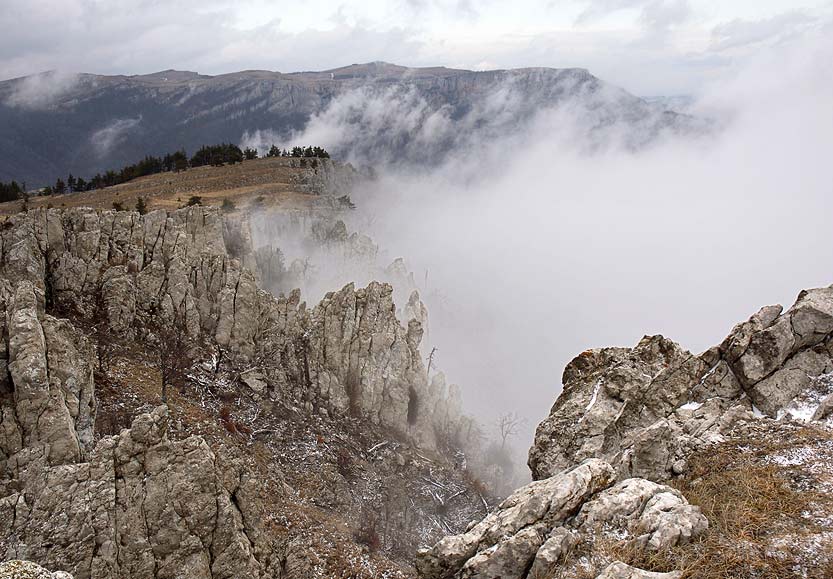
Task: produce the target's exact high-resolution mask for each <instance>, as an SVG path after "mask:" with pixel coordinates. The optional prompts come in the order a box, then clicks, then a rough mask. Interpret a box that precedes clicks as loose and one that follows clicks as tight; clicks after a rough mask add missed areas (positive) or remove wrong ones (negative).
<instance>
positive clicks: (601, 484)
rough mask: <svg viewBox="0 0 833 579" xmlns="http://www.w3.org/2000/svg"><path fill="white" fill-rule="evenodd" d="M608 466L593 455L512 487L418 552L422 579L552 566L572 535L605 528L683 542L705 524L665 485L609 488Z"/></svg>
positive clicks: (586, 536) (520, 577)
mask: <svg viewBox="0 0 833 579" xmlns="http://www.w3.org/2000/svg"><path fill="white" fill-rule="evenodd" d="M613 479H614V471H613V469H612V468H611V466H610V465H609V464H607V463H605V462H603V461H600V460H598V459H589V460H587V461H585V462H583V463H582V464H581V465H579V466H577V467H575V468H573V469H570V470H567V471H564V472H563V473H560V474H558V475H555V476H553V477H551V478H548V479H544V480H540V481H535V482H533V483H530V484H529V485H527V486H525V487H523V488H521V489H519V490H517V491H515V493H513V494H512V495H511V496H510V497H509V498H507V499H506V500H505V501H504V502H503V503H501V505H500V506H499V507H498V510H497V511H495V512H494V513H492V514H490V515H489V516H487V517H486V518H485V519H483V521H481V522H480V523H478V524H477V525H475V526H474V527H473V528H472V529H470V530H469V531H468V532H466V533H464V534H462V535H456V536H451V537H446V538H445V539H442V540H441V541H440V542H439V543H437V544H436V545H435V546H434V547H432V548H431V549H425V550H422V551H420V552H419V554H418V559H417V568H418V570H419V571H420V573H421V576H423V577H425V578H427V579H451V578H455V579H458V578H459V579H463V578H469V577H472V578H473V577H477V578H484V579H485V578H490V579H498V578H509V577H511V578H517V579H525V578H530V579H533V578H537V577H546V576H548V575H549V574H551V573H553V572H554V571H555V570H556V568H557V567H558V565H559V564H560V560H559V558H560V557H561V556H562V555H563V554H565V553H566V552H568V550H569V549H570V548H571V547H572V546H573V545H575V544H576V543H579V542H586V541H592V540H595V538H597V537H600V536H602V535H603V534H605V533H613V534H615V535H616V536H618V537H620V538H621V537H623V536H629V537H631V539H632V540H633V541H634V542H635V544H638V545H642V546H644V547H646V548H648V549H653V550H658V549H663V548H666V547H673V546H675V545H678V544H682V543H685V542H686V541H689V540H691V539H692V538H695V537H697V536H698V535H700V534H701V533H703V532H704V531H705V530H706V528H707V526H708V524H707V522H706V519H705V517H704V516H703V515H702V514H701V513H700V511H699V509H698V508H697V507H693V506H691V505H689V504H688V502H687V501H686V500H685V498H683V496H682V495H681V494H680V493H678V492H677V491H675V490H673V489H671V488H670V487H667V486H664V485H659V484H656V483H652V482H650V481H647V480H644V479H629V480H626V481H623V482H621V483H619V484H617V485H615V486H612V487H610V483H611V481H612V480H613Z"/></svg>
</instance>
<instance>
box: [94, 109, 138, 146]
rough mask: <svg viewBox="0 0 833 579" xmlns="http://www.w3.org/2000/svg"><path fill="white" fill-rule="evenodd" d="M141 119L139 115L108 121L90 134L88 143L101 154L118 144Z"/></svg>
mask: <svg viewBox="0 0 833 579" xmlns="http://www.w3.org/2000/svg"><path fill="white" fill-rule="evenodd" d="M141 121H142V117H141V116H138V117H136V118H130V119H115V120H113V121H110V122H109V123H107V125H105V126H104V127H102V128H101V129H98V130H97V131H95V132H94V133H93V134H92V135H91V136H90V143H92V145H93V146H94V147H95V149H96V151H97V153H98V154H99V155H103V154H105V153H107V152H109V151H110V150H111V149H112V148H113V147H116V146H118V144H119V143H121V142H122V141H123V140H124V139H125V138H126V137H127V133H128V132H129V131H131V130H133V129H135V128H136V127H137V126H138V125H139V123H140V122H141Z"/></svg>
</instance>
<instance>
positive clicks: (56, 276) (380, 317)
mask: <svg viewBox="0 0 833 579" xmlns="http://www.w3.org/2000/svg"><path fill="white" fill-rule="evenodd" d="M339 223H340V225H339ZM316 227H317V228H318V229H316ZM321 228H323V229H321ZM313 229H314V230H315V231H318V230H319V229H321V231H324V232H325V233H326V234H327V235H330V236H333V235H335V236H338V235H340V234H339V233H338V231H341V234H343V235H342V237H343V236H346V229H345V228H344V224H343V222H336V223H335V224H328V225H327V226H326V227H325V226H324V225H316V226H315V227H313ZM333 231H335V233H333ZM327 232H329V233H327ZM349 239H352V236H351V237H349V238H348V240H349ZM0 244H2V252H0V277H4V278H6V279H8V280H9V282H10V283H11V284H19V283H21V282H28V283H29V284H31V286H32V288H33V290H31V291H29V292H28V293H27V295H28V296H29V299H28V302H27V306H26V308H27V309H26V311H27V312H28V314H27V316H28V318H27V319H31V316H32V312H33V311H34V310H33V308H34V309H37V310H38V311H39V312H40V311H43V310H44V308H45V307H47V306H48V309H49V310H50V311H52V310H55V311H59V312H65V313H68V314H71V315H74V316H80V317H81V318H86V319H92V320H95V319H97V318H101V317H103V318H104V319H105V320H106V322H107V324H108V325H109V328H110V330H111V331H112V332H113V333H114V334H115V335H116V336H124V337H132V336H135V335H137V333H140V332H142V331H143V328H144V327H145V326H146V325H147V323H148V322H149V321H150V320H156V323H159V322H160V321H161V322H162V323H165V324H180V323H181V324H184V325H185V327H186V328H187V331H188V333H189V334H190V335H191V336H194V337H201V338H202V339H204V340H205V341H207V342H208V343H210V344H215V345H216V347H217V348H219V349H220V350H221V351H223V352H225V353H226V354H227V356H228V357H230V358H231V359H233V360H235V361H237V362H239V363H240V364H241V365H244V367H247V368H248V369H255V370H257V371H258V373H259V374H260V375H261V376H262V381H263V382H264V383H265V384H266V385H267V386H266V387H265V388H264V395H265V396H268V397H272V398H276V399H286V398H287V397H289V398H293V399H296V400H298V401H299V403H300V404H301V405H304V406H307V408H308V409H310V410H314V411H319V412H321V413H324V414H327V415H331V416H338V415H346V414H348V413H350V412H353V413H356V412H357V413H359V414H360V415H361V416H364V417H367V418H369V419H370V420H373V421H374V422H375V423H378V424H382V425H384V426H386V427H389V428H392V429H394V430H396V431H399V432H402V433H406V434H409V435H411V436H413V438H414V439H416V440H419V441H421V442H423V443H425V444H427V445H429V446H430V445H432V444H433V439H434V433H433V431H434V429H435V421H434V418H433V417H432V416H431V415H430V413H427V412H425V410H426V409H428V408H432V409H433V408H434V406H436V401H433V400H431V395H432V394H431V392H429V389H428V383H427V376H426V375H425V369H424V367H423V364H422V362H421V356H420V355H419V343H420V340H421V339H422V329H421V323H422V321H424V315H423V314H424V306H422V305H421V302H419V300H418V296H417V297H414V299H413V300H412V302H411V303H409V308H410V309H409V312H412V313H414V314H419V315H420V319H418V320H416V321H411V322H409V323H408V324H407V327H403V326H402V324H401V323H400V322H399V320H398V319H397V318H396V309H395V307H394V304H393V300H392V290H391V288H390V286H388V285H385V284H379V283H375V282H374V283H371V284H370V285H369V286H368V287H367V288H366V289H359V290H356V289H355V288H354V287H353V286H352V285H348V286H346V287H345V288H343V289H342V290H341V291H339V292H333V293H331V294H328V295H327V296H326V297H325V298H324V300H323V301H322V303H321V304H319V305H318V306H317V307H316V308H314V309H312V310H309V309H307V308H306V306H305V304H303V303H301V301H300V294H299V293H297V292H292V293H290V295H289V296H288V297H275V296H273V295H272V294H270V293H269V292H267V291H264V290H263V289H261V288H259V286H258V278H259V277H260V278H264V277H265V278H267V279H271V276H272V275H274V271H273V270H272V269H271V268H272V266H275V265H276V264H275V260H276V259H277V257H276V253H275V251H274V250H271V251H255V250H254V249H253V248H252V246H251V244H252V233H251V228H250V226H249V224H248V223H246V222H239V221H234V220H230V219H227V218H224V217H223V216H222V215H221V214H220V213H219V212H218V211H217V210H216V209H212V208H203V207H191V208H187V209H183V210H179V211H174V212H172V213H167V212H165V211H162V210H160V211H154V212H151V213H148V214H146V215H139V214H138V213H135V212H126V211H121V212H117V211H95V210H92V209H84V208H80V209H68V210H59V209H47V210H38V211H32V212H28V213H21V214H18V215H15V216H13V217H11V218H9V220H8V221H7V222H6V223H5V225H4V227H3V229H2V231H0ZM259 266H262V267H263V271H262V272H259V271H257V270H255V269H252V268H257V267H259ZM20 299H21V300H22V299H23V297H21V298H20ZM21 307H22V306H21ZM21 311H22V310H21ZM21 315H23V314H21ZM15 320H16V318H13V319H12V322H15ZM20 323H24V321H23V319H22V318H21V321H20ZM56 324H57V322H55V323H53V322H49V324H47V326H46V328H45V331H50V330H49V329H50V328H51V327H52V326H55V325H56ZM33 331H39V330H33ZM64 331H69V329H68V328H64ZM21 335H22V334H21ZM21 339H23V338H21ZM25 341H26V342H27V343H29V340H28V339H26V340H25ZM12 350H15V347H13V348H12ZM14 353H15V355H16V356H24V355H26V353H25V352H20V353H18V352H16V351H15V352H14ZM56 355H58V354H57V351H56ZM70 357H71V356H70ZM23 365H25V366H26V368H27V370H26V371H27V372H29V373H31V372H35V371H36V370H35V369H31V368H30V366H29V363H28V362H26V363H25V364H23ZM18 366H20V365H18ZM18 366H14V365H13V366H11V369H12V373H13V381H14V382H15V383H17V382H20V388H19V389H16V391H18V390H19V393H18V396H29V394H27V387H26V380H27V376H25V375H24V372H23V371H22V370H21V371H19V372H18V371H17V370H16V368H17V367H18ZM15 372H17V375H14V374H15ZM73 387H74V386H69V388H73ZM64 388H67V386H64ZM87 394H89V393H87ZM79 400H80V401H81V403H87V404H89V403H90V399H89V396H87V398H86V399H84V400H81V398H79ZM429 402H430V404H429ZM33 403H34V402H33ZM444 414H447V413H444ZM49 420H52V419H49ZM80 420H81V423H80V424H79V429H80V430H79V433H78V434H79V436H81V437H86V439H89V437H90V432H89V424H87V426H84V424H86V423H85V422H84V420H86V419H85V418H84V416H83V415H82V416H81V418H80ZM88 422H89V421H88V420H87V423H88ZM26 428H27V430H26V435H27V436H32V435H33V434H30V432H34V430H33V429H34V426H32V425H26ZM84 428H87V430H84ZM56 452H64V453H66V452H69V453H73V452H74V453H75V455H76V457H77V455H79V452H80V450H74V451H73V450H71V449H69V450H56Z"/></svg>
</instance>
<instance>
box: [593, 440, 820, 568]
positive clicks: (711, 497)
mask: <svg viewBox="0 0 833 579" xmlns="http://www.w3.org/2000/svg"><path fill="white" fill-rule="evenodd" d="M778 434H781V433H775V434H774V435H773V434H772V433H771V434H770V435H769V436H766V435H764V436H755V437H745V438H743V439H734V440H731V441H729V442H725V443H723V444H721V445H718V446H716V447H713V448H711V449H708V450H705V451H702V452H700V453H698V454H696V455H694V456H693V457H692V458H691V460H690V464H689V473H688V474H687V475H686V476H685V477H684V478H682V479H680V480H678V481H675V483H674V485H675V486H676V487H677V488H678V489H679V490H680V491H681V492H682V493H683V494H684V495H685V496H686V498H687V499H688V500H689V502H691V503H693V504H696V505H698V506H699V507H700V508H701V509H702V512H703V514H704V515H705V516H706V518H708V520H709V530H708V531H707V533H706V534H705V535H704V536H703V537H701V539H700V540H698V541H696V542H693V543H691V544H688V545H684V546H679V547H676V548H674V549H670V550H667V551H662V552H650V551H646V550H643V549H639V548H637V547H636V546H634V545H633V543H632V542H630V541H611V542H609V543H608V544H607V545H605V546H604V549H603V550H604V551H605V552H606V554H607V555H609V556H610V557H612V558H614V559H617V560H621V561H624V562H626V563H628V564H630V565H633V566H635V567H639V568H642V569H647V570H651V571H671V570H675V569H677V570H682V572H683V578H684V579H742V578H743V579H746V578H760V579H787V578H792V577H795V578H799V577H803V578H805V579H829V578H830V577H833V542H831V540H830V534H829V532H830V531H833V529H831V528H829V527H830V526H831V521H830V519H829V514H830V513H831V512H833V497H831V495H830V494H829V493H825V492H820V491H819V490H818V489H819V487H821V486H824V485H826V484H829V483H830V481H829V480H821V479H818V480H811V479H808V472H812V471H814V469H812V468H807V466H806V465H804V466H801V467H799V466H798V465H795V466H791V465H790V464H789V461H777V460H773V457H777V456H790V455H791V453H795V452H802V453H803V454H804V455H807V449H809V450H810V452H811V453H812V452H814V451H817V452H818V453H819V455H818V458H817V460H819V461H821V463H823V464H825V465H830V459H831V458H833V457H831V456H830V455H831V454H833V434H832V433H831V432H830V431H829V430H825V429H820V428H812V427H805V428H800V429H797V430H795V431H794V432H790V433H786V434H784V435H783V436H779V435H778ZM813 460H814V459H813ZM820 476H821V477H822V478H824V477H825V474H823V473H822V474H821V475H820ZM814 513H825V514H826V515H827V517H828V518H827V520H826V521H825V520H824V518H823V517H822V518H821V519H819V518H818V517H814V516H813V515H814ZM825 532H827V533H828V534H827V535H825V534H824V533H825ZM597 547H598V544H597Z"/></svg>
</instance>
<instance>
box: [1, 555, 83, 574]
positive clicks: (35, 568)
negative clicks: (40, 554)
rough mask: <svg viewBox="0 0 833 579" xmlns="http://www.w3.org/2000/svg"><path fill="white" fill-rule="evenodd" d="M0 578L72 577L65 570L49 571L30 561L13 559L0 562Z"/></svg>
mask: <svg viewBox="0 0 833 579" xmlns="http://www.w3.org/2000/svg"><path fill="white" fill-rule="evenodd" d="M0 579H73V578H72V575H70V574H69V573H66V572H65V571H55V572H54V573H50V572H49V571H47V570H46V569H44V568H43V567H41V566H40V565H36V564H35V563H32V562H31V561H20V560H18V559H14V560H12V561H6V562H5V563H0Z"/></svg>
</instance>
